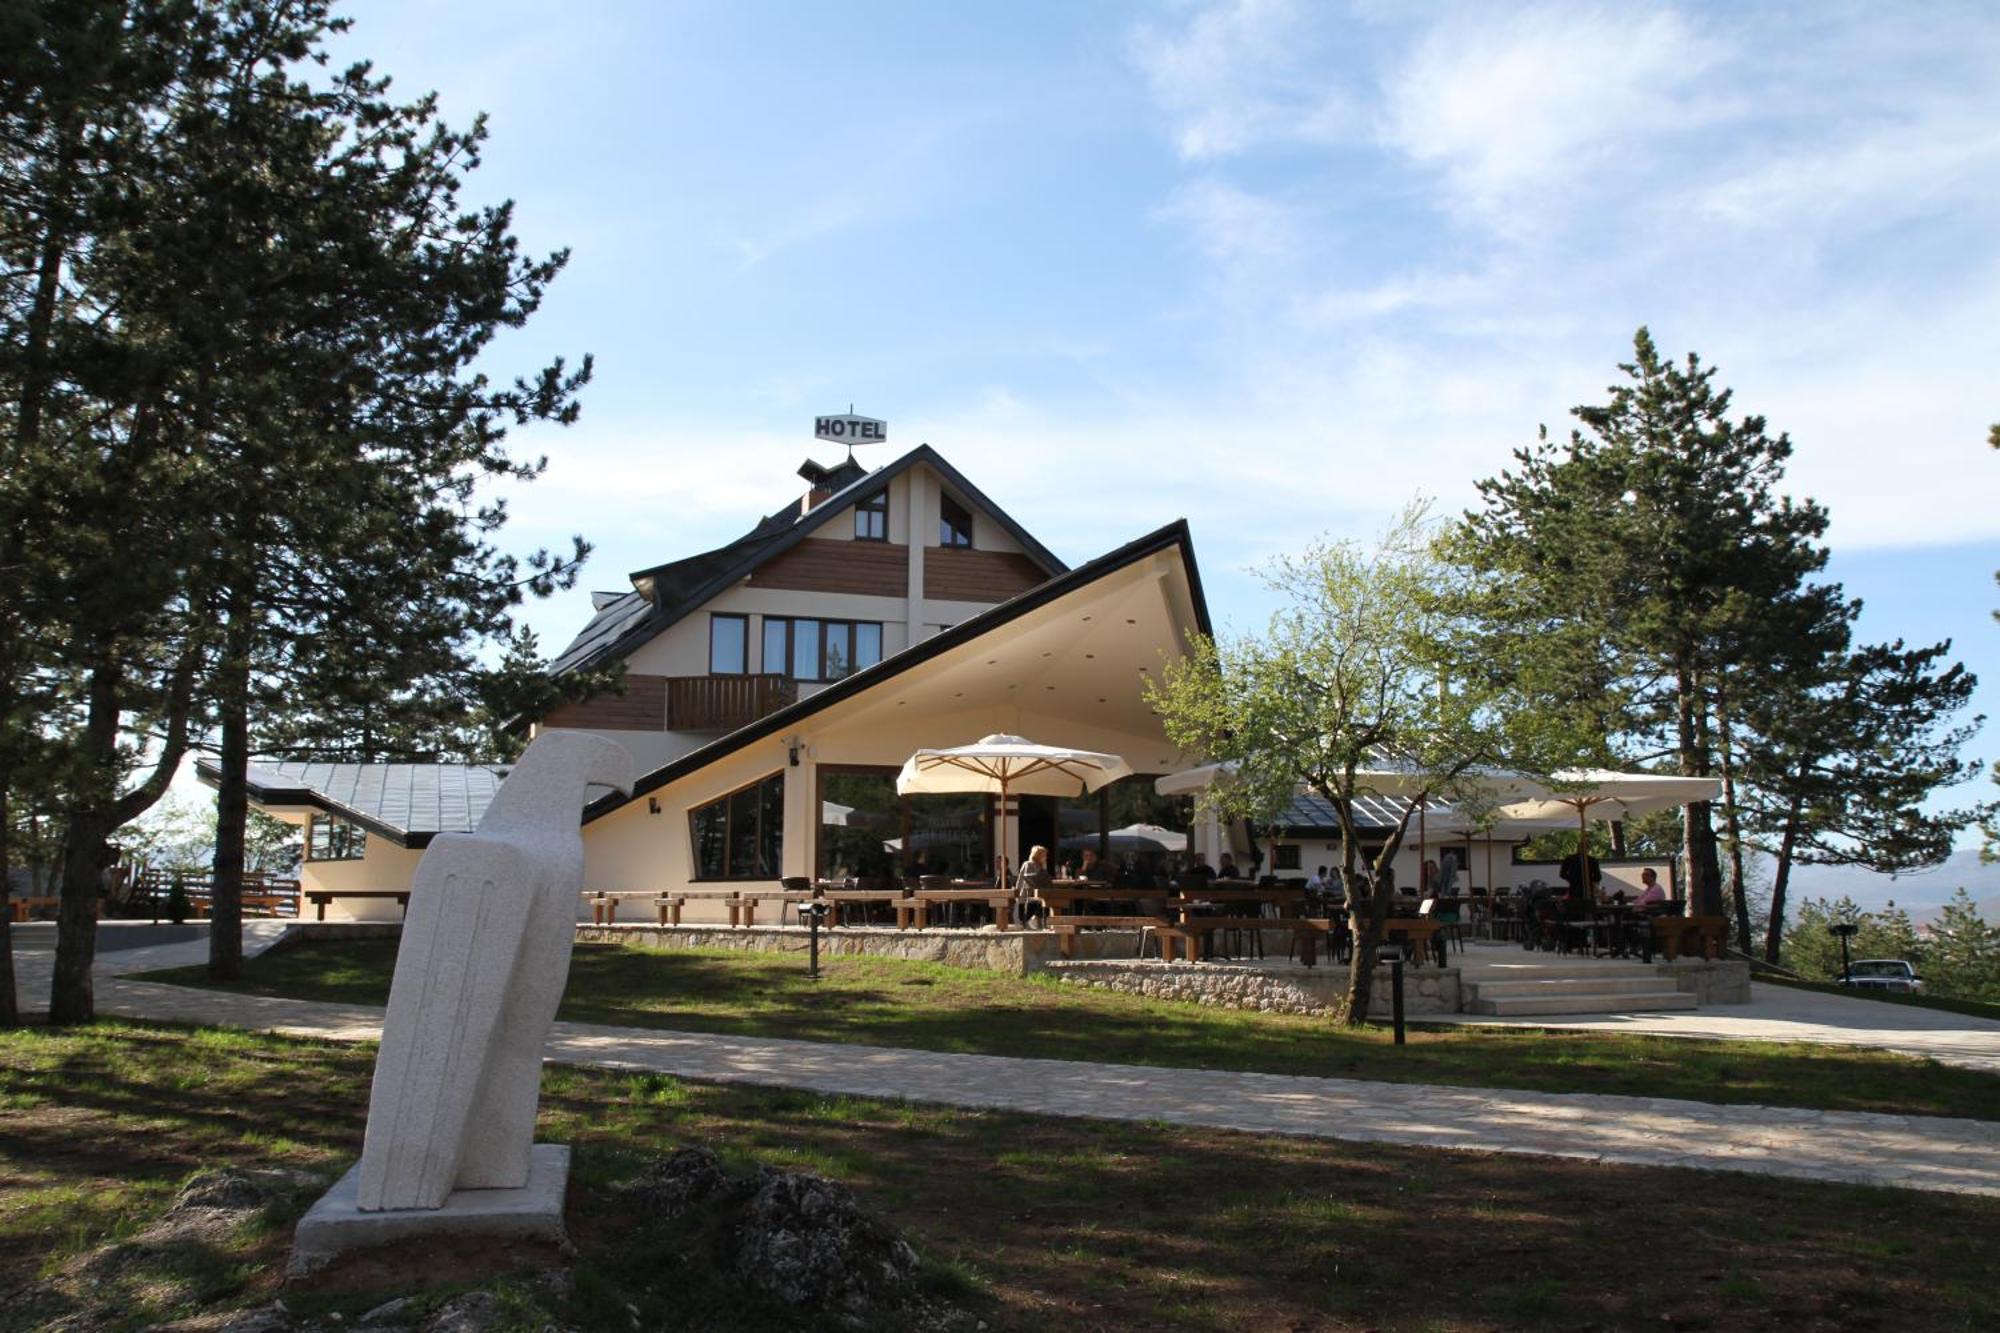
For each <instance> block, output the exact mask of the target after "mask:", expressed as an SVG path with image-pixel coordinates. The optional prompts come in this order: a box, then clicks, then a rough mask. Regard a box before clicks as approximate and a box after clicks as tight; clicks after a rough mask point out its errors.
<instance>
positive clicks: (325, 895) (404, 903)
mask: <svg viewBox="0 0 2000 1333" xmlns="http://www.w3.org/2000/svg"><path fill="white" fill-rule="evenodd" d="M335 898H376V899H381V898H394V899H395V900H396V906H398V907H400V908H402V909H403V911H404V912H405V913H406V914H407V913H408V912H409V910H410V891H409V890H408V889H341V890H337V891H336V890H331V889H328V890H324V891H322V892H319V893H308V894H307V895H306V899H307V901H309V902H311V903H312V905H313V920H315V921H324V920H326V905H327V904H328V903H330V902H332V901H333V900H334V899H335Z"/></svg>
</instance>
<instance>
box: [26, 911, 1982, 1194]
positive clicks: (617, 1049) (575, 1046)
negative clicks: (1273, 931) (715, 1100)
mask: <svg viewBox="0 0 2000 1333" xmlns="http://www.w3.org/2000/svg"><path fill="white" fill-rule="evenodd" d="M204 949H205V946H202V945H200V944H199V943H197V944H192V945H165V946H161V947H159V948H158V949H156V950H155V949H148V950H133V951H131V952H130V953H121V954H118V955H114V956H112V957H111V958H110V959H107V960H105V962H104V963H102V964H101V965H100V968H99V979H98V1003H99V1008H100V1010H101V1011H102V1012H104V1013H106V1014H116V1015H119V1016H124V1017H132V1018H148V1019H157V1020H164V1021H179V1022H196V1023H213V1024H222V1025H227V1026H232V1027H244V1028H253V1029H258V1030H264V1031H271V1032H278V1033H283V1034H286V1035H293V1036H310V1037H318V1038H322V1039H328V1040H336V1041H367V1040H374V1039H375V1038H377V1037H378V1036H379V1035H380V1032H381V1022H382V1011H381V1009H379V1008H376V1007H373V1006H367V1005H326V1004H317V1003H313V1002H310V1001H304V1000H285V999H274V998H269V997H262V996H244V995H231V994H227V993H224V992H217V991H202V990H196V989H192V988H188V987H182V986H167V985H162V984H159V983H155V982H141V981H131V980H126V979H123V978H121V977H120V976H119V975H118V974H119V973H121V972H124V971H126V970H128V967H129V968H130V970H134V971H137V970H145V969H147V968H153V967H171V966H177V965H184V964H185V963H187V962H193V961H198V959H199V957H200V956H201V952H200V951H202V950H204ZM176 950H179V951H181V952H182V953H184V954H188V955H190V956H189V957H186V958H176V957H175V956H174V951H176ZM142 954H143V955H146V957H145V959H144V961H143V963H141V962H140V958H139V955H142ZM128 960H130V962H129V963H128ZM23 961H26V960H25V959H23V958H17V963H19V962H23ZM133 963H138V964H140V965H139V966H132V965H131V964H133ZM25 989H26V988H25V987H24V991H25ZM548 1054H549V1056H550V1058H551V1059H554V1060H558V1061H561V1062H564V1063H569V1064H580V1065H594V1066H598V1067H601V1068H607V1069H630V1070H646V1071H651V1072H657V1073H663V1074H670V1075H674V1076H677V1077H683V1078H692V1079H701V1080H706V1081H711V1082H719V1083H741V1084H751V1085H756V1086H765V1087H785V1088H800V1089H805V1090H808V1091H813V1092H822V1093H829V1094H841V1095H850V1096H859V1097H882V1098H890V1099H896V1100H908V1101H917V1102H931V1103H938V1104H943V1105H949V1106H963V1107H968V1108H981V1109H997V1110H1009V1111H1020V1112H1026V1113H1029V1114H1035V1115H1054V1116H1086V1117H1092V1118H1099V1119H1112V1120H1160V1121H1165V1122H1167V1123H1171V1124H1180V1125H1201V1126H1209V1127H1212V1128H1217V1129H1233V1130H1243V1131H1246V1132H1251V1133H1262V1134H1288V1135H1299V1136H1305V1137H1313V1138H1330V1139H1341V1140H1347V1141H1356V1142H1373V1143H1392V1144H1400V1145H1407V1146H1428V1147H1439V1148H1457V1149H1467V1150H1473V1151H1479V1152H1505V1153H1526V1154H1533V1155H1539V1156H1548V1157H1563V1158H1571V1159H1581V1160H1586V1161H1599V1162H1610V1163H1618V1164H1629V1165H1638V1166H1681V1167H1697V1168H1703V1169H1709V1170H1733V1171H1749V1172H1755V1173H1758V1174H1763V1175H1775V1176H1785V1177H1791V1178H1795V1179H1803V1180H1820V1181H1841V1182H1846V1183H1852V1184H1865V1185H1882V1186H1899V1187H1903V1188H1909V1189H1922V1190H1936V1191H1943V1192H1949V1193H1964V1194H1984V1195H1994V1196H2000V1122H1988V1121H1977V1120H1959V1119H1947V1118H1943V1117H1930V1116H1894V1115H1872V1114H1864V1113H1856V1112H1839V1111H1811V1110H1799V1109H1793V1108H1784V1107H1760V1106H1713V1105H1709V1104H1707V1103H1703V1102H1689V1101H1677V1100H1673V1099H1669V1098H1649V1097H1616V1096H1599V1095H1594V1094H1586V1093H1535V1092H1517V1091H1510V1090H1505V1089H1486V1088H1459V1087H1441V1086H1437V1085H1432V1084H1416V1083H1412V1084H1403V1083H1380V1082H1371V1081H1364V1080H1359V1079H1324V1078H1305V1077H1294V1076H1287V1075H1281V1074H1251V1073H1235V1072H1229V1071H1223V1070H1203V1069H1160V1068H1149V1067H1139V1066H1130V1065H1105V1064H1090V1063H1084V1062H1079V1061H1069V1060H1032V1059H1017V1058H1011V1057H1004V1056H990V1055H962V1054H953V1053H944V1052H933V1051H911V1050H899V1049H890V1048H885V1047H877V1046H847V1045H839V1044H834V1043H826V1042H808V1041H791V1040H784V1039H776V1038H752V1037H725V1036H713V1035H708V1034H693V1033H681V1032H661V1031H651V1030H647V1029H638V1028H622V1027H599V1026H593V1025H589V1024H579V1023H558V1024H557V1025H556V1028H555V1031H554V1033H553V1035H552V1037H551V1040H550V1043H549V1051H548Z"/></svg>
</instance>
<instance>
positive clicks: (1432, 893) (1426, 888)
mask: <svg viewBox="0 0 2000 1333" xmlns="http://www.w3.org/2000/svg"><path fill="white" fill-rule="evenodd" d="M1437 886H1438V863H1437V862H1435V861H1425V862H1424V868H1423V872H1422V874H1421V875H1420V876H1419V877H1418V880H1417V897H1419V898H1435V897H1436V896H1437Z"/></svg>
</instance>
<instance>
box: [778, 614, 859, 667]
mask: <svg viewBox="0 0 2000 1333" xmlns="http://www.w3.org/2000/svg"><path fill="white" fill-rule="evenodd" d="M881 660H882V626H881V624H880V622H877V621H867V620H808V619H805V618H802V617H783V616H766V617H764V670H765V671H767V672H772V673H776V672H782V673H784V674H785V675H787V676H790V677H791V678H792V679H793V680H839V679H841V678H842V677H843V676H851V675H853V674H854V673H855V672H857V671H859V670H861V668H863V667H870V666H874V665H875V664H876V663H877V662H879V661H881Z"/></svg>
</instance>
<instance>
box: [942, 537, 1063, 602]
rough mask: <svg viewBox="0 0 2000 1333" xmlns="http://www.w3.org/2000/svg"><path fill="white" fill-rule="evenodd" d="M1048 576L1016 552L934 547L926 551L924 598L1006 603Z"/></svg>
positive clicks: (947, 600)
mask: <svg viewBox="0 0 2000 1333" xmlns="http://www.w3.org/2000/svg"><path fill="white" fill-rule="evenodd" d="M1047 578H1048V575H1046V574H1044V573H1042V571H1041V568H1040V567H1039V566H1037V565H1036V564H1035V562H1034V561H1032V560H1030V559H1029V558H1028V557H1027V556H1025V555H1021V554H1018V553H1017V552H1013V551H974V550H966V549H964V548H962V547H956V546H933V547H928V548H926V549H925V551H924V596H926V597H929V598H934V599H936V600H938V601H941V602H1004V601H1006V600H1007V599H1008V598H1010V597H1013V596H1015V595H1016V594H1018V593H1023V592H1026V591H1027V590H1028V589H1030V588H1032V587H1034V586H1035V585H1036V584H1038V583H1042V582H1044V581H1046V580H1047Z"/></svg>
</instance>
